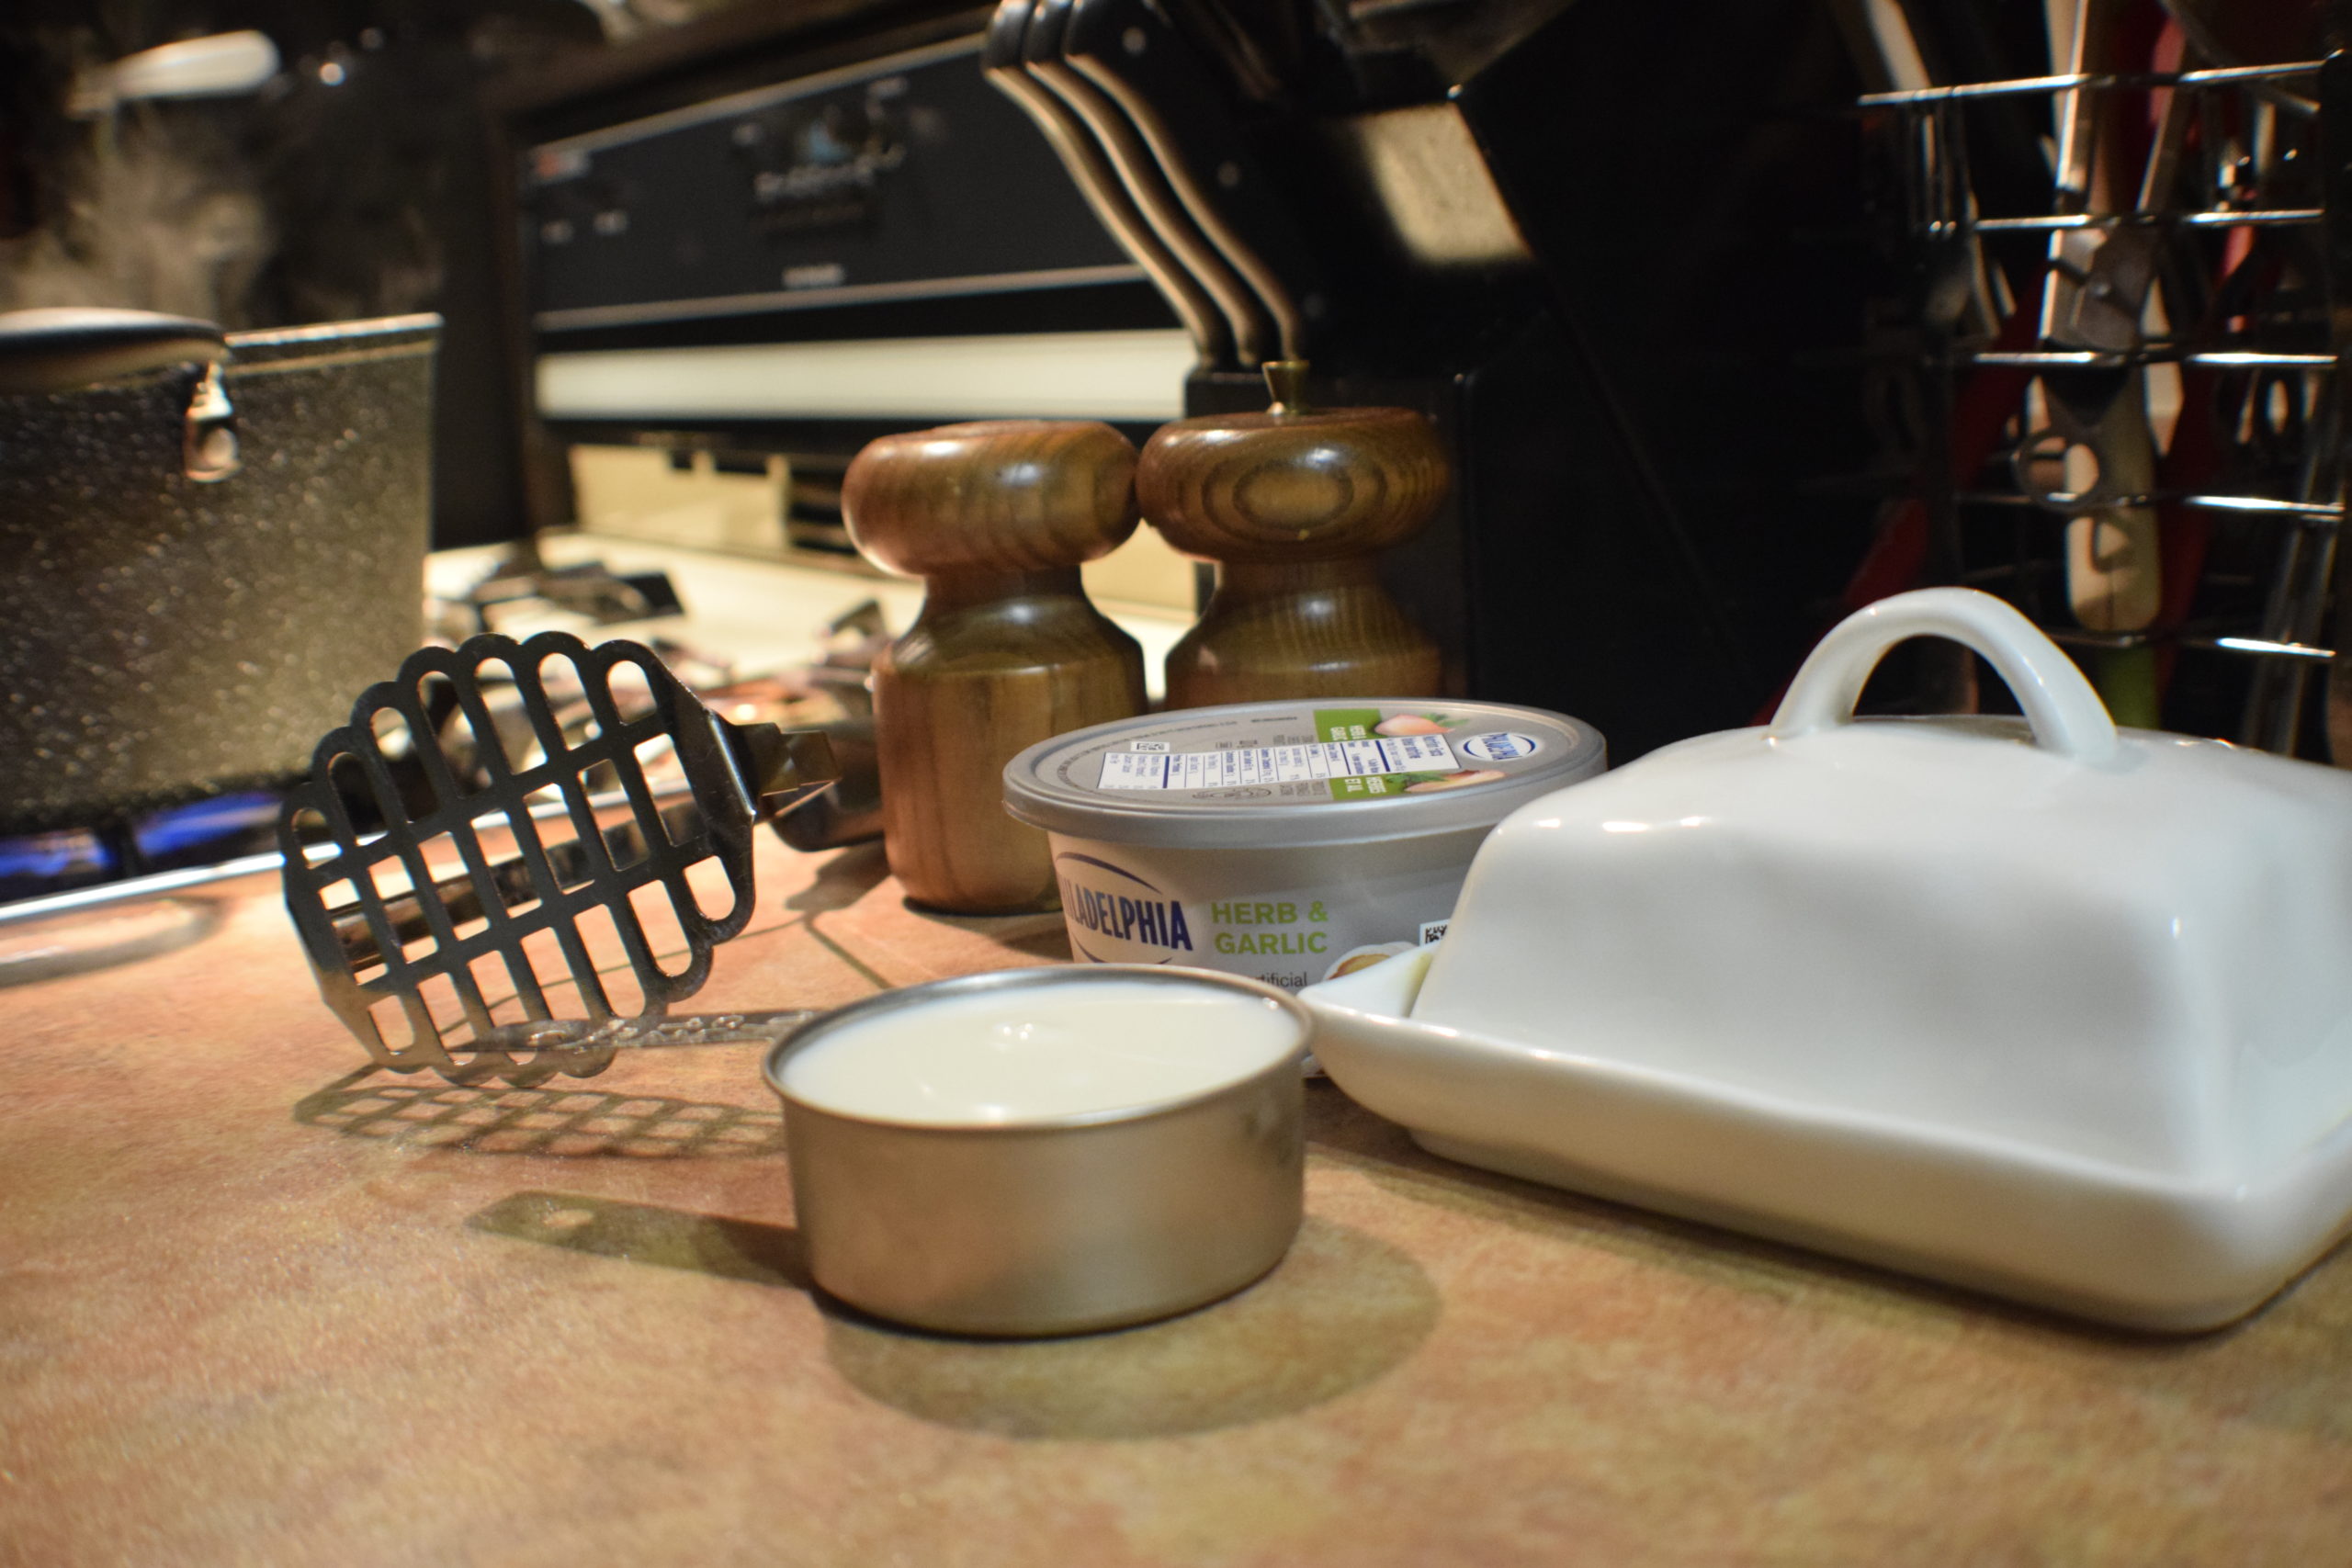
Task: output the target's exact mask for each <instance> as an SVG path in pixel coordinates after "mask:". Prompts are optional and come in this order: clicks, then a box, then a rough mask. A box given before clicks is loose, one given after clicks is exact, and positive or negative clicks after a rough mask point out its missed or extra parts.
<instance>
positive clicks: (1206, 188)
mask: <svg viewBox="0 0 2352 1568" xmlns="http://www.w3.org/2000/svg"><path fill="white" fill-rule="evenodd" d="M1062 52H1063V54H1064V55H1065V56H1066V57H1067V58H1068V59H1069V62H1070V63H1071V64H1072V65H1073V66H1075V67H1076V68H1077V69H1078V70H1079V71H1080V73H1083V74H1084V75H1085V76H1086V77H1087V79H1088V80H1090V81H1091V82H1092V83H1093V84H1094V85H1096V86H1098V87H1100V88H1101V89H1102V90H1103V93H1104V94H1105V95H1107V96H1109V97H1110V98H1111V99H1112V100H1113V101H1114V103H1116V104H1117V105H1118V107H1120V108H1121V109H1122V110H1123V111H1124V112H1125V114H1126V116H1127V118H1129V119H1130V120H1132V121H1133V122H1134V124H1135V127H1136V130H1137V131H1138V132H1139V133H1140V134H1141V136H1142V138H1143V140H1144V142H1145V144H1146V145H1147V146H1148V147H1149V148H1150V150H1151V153H1152V156H1153V157H1154V159H1155V160H1156V161H1157V162H1158V164H1159V168H1160V170H1161V172H1162V173H1163V174H1164V175H1166V177H1167V180H1168V183H1169V185H1170V186H1171V187H1172V188H1173V189H1174V190H1175V192H1176V194H1177V197H1178V198H1179V199H1180V200H1182V203H1183V204H1184V209H1185V211H1186V212H1187V213H1189V214H1190V215H1191V217H1192V220H1193V222H1194V223H1195V224H1197V225H1198V226H1199V227H1200V230H1201V231H1202V232H1203V233H1204V234H1205V235H1207V236H1208V238H1209V239H1210V241H1211V242H1213V243H1215V244H1216V248H1217V250H1218V251H1219V252H1220V253H1221V254H1223V256H1224V257H1225V260H1226V262H1227V264H1228V265H1230V266H1231V267H1232V268H1233V270H1234V271H1235V272H1237V273H1238V274H1239V275H1240V276H1241V277H1242V278H1243V279H1244V280H1245V281H1247V282H1248V284H1249V285H1250V288H1251V290H1252V291H1253V292H1255V293H1256V295H1257V296H1258V298H1259V299H1260V300H1261V302H1262V303H1263V305H1264V307H1265V309H1266V311H1267V313H1268V314H1269V315H1270V316H1271V317H1272V320H1273V322H1274V326H1275V329H1276V331H1277V332H1278V333H1279V334H1280V341H1281V354H1282V357H1283V358H1284V359H1301V358H1306V357H1308V356H1310V355H1312V353H1313V352H1314V349H1315V346H1316V345H1315V344H1314V342H1313V340H1312V335H1311V333H1312V325H1313V317H1314V315H1315V314H1316V313H1317V311H1318V310H1320V309H1321V307H1322V300H1323V299H1324V290H1323V287H1322V281H1321V276H1320V269H1319V267H1317V265H1316V263H1315V260H1314V257H1313V254H1312V252H1311V251H1310V250H1309V249H1308V248H1307V246H1306V242H1305V237H1304V236H1303V235H1302V234H1301V233H1300V232H1299V228H1298V221H1297V217H1296V214H1295V209H1294V208H1293V206H1292V204H1291V203H1290V202H1288V201H1287V200H1285V199H1284V198H1283V195H1282V193H1281V192H1279V191H1277V190H1276V189H1275V188H1274V186H1273V184H1272V181H1270V180H1269V179H1268V178H1267V176H1266V174H1265V171H1264V169H1263V168H1262V167H1261V164H1260V163H1259V160H1258V159H1257V158H1256V156H1255V155H1254V154H1252V153H1251V152H1250V150H1249V148H1248V146H1247V145H1246V144H1245V143H1244V142H1243V141H1242V139H1241V137H1240V135H1239V134H1238V132H1237V130H1235V126H1234V121H1233V111H1232V107H1231V102H1230V100H1231V95H1230V94H1229V93H1227V91H1226V90H1225V87H1224V85H1223V84H1222V83H1221V82H1220V81H1219V80H1218V79H1217V76H1216V73H1214V72H1212V71H1211V70H1210V69H1209V68H1208V66H1207V64H1206V63H1205V62H1204V61H1203V60H1202V59H1201V57H1200V55H1199V54H1198V53H1197V52H1196V51H1194V50H1193V46H1192V45H1191V43H1190V42H1188V41H1187V40H1186V39H1184V38H1183V37H1182V35H1181V34H1179V33H1178V32H1177V31H1176V29H1175V28H1173V27H1172V26H1170V23H1169V21H1168V19H1167V18H1166V17H1164V16H1163V15H1162V14H1161V13H1160V11H1159V7H1158V6H1153V5H1151V4H1149V3H1148V0H1072V4H1071V6H1070V16H1069V33H1068V36H1067V38H1066V39H1064V41H1063V44H1062Z"/></svg>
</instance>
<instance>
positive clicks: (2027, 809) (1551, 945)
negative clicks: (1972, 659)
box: [1304, 589, 2352, 1328]
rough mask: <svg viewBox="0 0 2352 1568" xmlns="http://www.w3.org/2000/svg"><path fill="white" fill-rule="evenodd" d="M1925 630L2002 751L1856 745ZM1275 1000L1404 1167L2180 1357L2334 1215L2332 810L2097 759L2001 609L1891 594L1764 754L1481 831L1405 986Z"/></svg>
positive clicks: (2100, 741) (2066, 674) (2122, 742)
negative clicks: (1882, 687) (1803, 1248)
mask: <svg viewBox="0 0 2352 1568" xmlns="http://www.w3.org/2000/svg"><path fill="white" fill-rule="evenodd" d="M1924 635H1937V636H1946V637H1956V638H1958V639H1959V640H1961V641H1962V642H1964V643H1966V644H1968V645H1969V646H1971V647H1973V648H1974V649H1977V651H1979V652H1980V653H1983V654H1984V655H1985V657H1986V658H1987V660H1990V661H1991V662H1992V663H1993V665H1994V666H1995V667H1996V669H1997V670H1999V671H2000V672H2001V673H2002V674H2003V676H2004V677H2005V678H2006V679H2007V681H2008V682H2009V683H2010V685H2011V687H2012V688H2013V689H2014V690H2016V691H2017V693H2018V696H2019V699H2020V705H2021V706H2022V707H2024V708H2025V710H2026V713H2027V716H2028V717H2027V719H2026V721H2024V722H2022V723H2020V722H2018V721H2015V720H2011V721H2007V722H2006V723H2005V722H2003V721H1997V720H1984V719H1941V720H1894V721H1886V722H1876V721H1872V722H1862V723H1856V722H1853V721H1852V719H1851V713H1852V705H1853V701H1854V698H1855V696H1856V694H1859V692H1860V689H1861V685H1862V682H1863V681H1864V680H1865V679H1866V678H1867V677H1868V675H1869V672H1870V670H1871V666H1873V665H1874V664H1875V663H1876V662H1877V660H1878V659H1879V657H1880V656H1881V655H1882V654H1883V652H1884V651H1885V650H1886V649H1888V648H1890V647H1892V646H1893V645H1894V643H1896V642H1898V641H1901V640H1903V639H1904V638H1905V637H1914V636H1924ZM1424 966H1425V970H1424ZM1424 974H1425V977H1424ZM1304 999H1306V1001H1308V1002H1309V1003H1310V1004H1312V1005H1314V1006H1315V1007H1316V1009H1317V1015H1318V1019H1319V1021H1320V1025H1321V1028H1320V1031H1319V1032H1318V1035H1317V1042H1316V1051H1317V1055H1318V1057H1319V1058H1320V1059H1321V1060H1322V1062H1323V1064H1324V1066H1325V1067H1326V1068H1327V1070H1329V1073H1330V1074H1331V1076H1332V1077H1333V1078H1334V1079H1336V1080H1337V1081H1338V1082H1339V1083H1340V1087H1341V1088H1342V1089H1346V1090H1347V1091H1348V1092H1349V1093H1350V1094H1351V1095H1353V1096H1354V1097H1355V1098H1357V1099H1358V1100H1362V1101H1363V1102H1364V1103H1365V1104H1366V1105H1368V1106H1370V1107H1371V1108H1372V1109H1374V1110H1375V1111H1380V1112H1382V1113H1383V1114H1385V1115H1388V1116H1391V1117H1393V1118H1395V1119H1397V1120H1398V1121H1401V1122H1404V1123H1405V1124H1406V1125H1408V1127H1410V1128H1412V1129H1413V1130H1414V1132H1415V1134H1416V1136H1417V1137H1419V1139H1420V1140H1421V1141H1422V1142H1423V1143H1424V1144H1425V1145H1428V1146H1429V1147H1430V1148H1432V1149H1433V1150H1436V1151H1437V1152H1439V1153H1441V1154H1445V1155H1448V1156H1453V1157H1457V1158H1461V1159H1464V1160H1466V1161H1469V1162H1471V1163H1474V1164H1479V1165H1485V1166H1489V1167H1492V1168H1498V1169H1502V1170H1507V1171H1510V1172H1511V1173H1513V1174H1516V1175H1520V1176H1525V1177H1529V1178H1531V1179H1536V1180H1542V1181H1548V1182H1552V1183H1555V1184H1557V1185H1561V1186H1567V1187H1574V1188H1577V1189H1581V1190H1589V1191H1593V1192H1598V1193H1600V1194H1603V1195H1606V1196H1611V1197H1617V1198H1623V1199H1626V1200H1629V1201H1636V1202H1642V1203H1645V1204H1649V1205H1651V1206H1654V1207H1657V1208H1662V1209H1666V1210H1668V1211H1671V1212H1674V1213H1682V1214H1686V1215H1690V1216H1692V1217H1697V1218H1702V1219H1705V1220H1709V1221H1712V1222H1715V1223H1720V1224H1729V1225H1734V1226H1737V1227H1739V1228H1742V1229H1747V1230H1754V1231H1758V1232H1762V1233H1764V1234H1768V1235H1776V1236H1779V1237H1781V1238H1783V1239H1789V1240H1794V1241H1798V1242H1801V1243H1804V1244H1806V1245H1810V1246H1815V1247H1822V1248H1825V1249H1826V1250H1831V1251H1837V1252H1842V1253H1847V1254H1850V1255H1853V1256H1856V1257H1860V1258H1866V1259H1869V1260H1871V1261H1874V1262H1879V1263H1883V1264H1887V1265H1890V1266H1893V1267H1896V1268H1902V1269H1913V1270H1916V1271H1918V1272H1921V1273H1926V1274H1930V1275H1934V1276H1937V1277H1939V1278H1942V1279H1947V1280H1954V1281H1957V1282H1960V1283H1963V1284H1968V1285H1972V1286H1975V1287H1978V1288H1982V1289H1985V1290H1990V1291H1995V1292H2001V1293H2004V1294H2008V1295H2014V1296H2018V1297H2020V1298H2023V1299H2026V1300H2030V1301H2034V1302H2038V1303H2044V1304H2048V1305H2052V1306H2057V1307H2060V1308H2062V1309H2064V1310H2068V1311H2073V1312H2077V1313H2082V1314H2088V1315H2092V1316H2097V1317H2102V1318H2109V1319H2112V1320H2116V1321H2120V1322H2125V1323H2131V1324H2135V1325H2144V1326H2151V1327H2162V1328H2194V1327H2201V1326H2206V1325H2212V1324H2216V1323H2220V1322H2225V1321H2227V1320H2228V1319H2230V1318H2231V1317H2233V1316H2236V1315H2238V1314H2242V1313H2244V1312H2245V1311H2247V1310H2250V1309H2251V1308H2252V1307H2254V1306H2255V1305H2256V1304H2258V1303H2260V1302H2261V1301H2262V1300H2263V1299H2265V1298H2266V1297H2267V1295H2269V1294H2270V1293H2271V1292H2273V1291H2275V1290H2277V1289H2278V1286H2279V1285H2280V1284H2282V1283H2283V1282H2284V1281H2285V1280H2287V1279H2289V1278H2290V1277H2291V1275H2292V1274H2293V1273H2294V1272H2295V1271H2297V1270H2298V1269H2301V1268H2302V1267H2303V1266H2304V1265H2305V1264H2307V1263H2308V1262H2309V1261H2311V1260H2312V1258H2314V1257H2316V1256H2317V1255H2318V1254H2319V1253H2320V1252H2321V1251H2324V1249H2325V1248H2326V1247H2328V1246H2329V1245H2331V1244H2332V1243H2333V1242H2334V1241H2335V1239H2336V1238H2338V1237H2339V1236H2340V1235H2343V1234H2344V1232H2345V1230H2346V1224H2347V1220H2352V1125H2347V1113H2352V777H2347V776H2346V775H2345V774H2342V773H2337V772H2335V771H2334V770H2331V769H2326V768H2321V767H2317V766H2314V765H2312V764H2309V763H2301V762H2293V761H2284V760H2282V759H2278V758H2275V757H2270V756H2267V755H2264V754H2261V753H2258V752H2249V751H2243V750H2237V749H2235V748H2232V747H2227V746H2224V745H2222V744H2221V743H2219V742H2215V741H2204V740H2191V739H2184V738H2182V737H2178V736H2169V735H2156V734H2151V733H2144V732H2136V731H2126V732H2123V733H2121V734H2119V733H2118V732H2117V731H2116V730H2115V728H2114V727H2113V725H2112V724H2111V723H2110V722H2109V718H2108V716H2107V713H2106V711H2105V709H2104V708H2103V707H2102V706H2101V705H2100V704H2099V701H2098V697H2097V695H2096V694H2094V693H2093V692H2092V690H2091V689H2090V686H2089V685H2088V683H2087V682H2085V681H2084V679H2083V678H2082V676H2081V674H2080V673H2079V672H2078V671H2076V670H2075V667H2074V665H2073V664H2072V662H2071V661H2070V660H2067V659H2066V658H2065V656H2064V654H2062V653H2061V652H2060V651H2059V650H2058V649H2056V648H2055V647H2054V646H2052V644H2051V643H2050V642H2049V641H2048V640H2047V639H2046V638H2045V637H2042V636H2041V633H2040V632H2039V631H2037V630H2036V629H2034V628H2033V627H2032V626H2030V624H2029V623H2028V622H2026V621H2025V619H2024V618H2023V617H2022V616H2020V615H2018V614H2017V613H2016V612H2015V611H2014V610H2011V609H2009V608H2008V607H2007V605H2005V604H2001V603H2000V602H1999V601H1998V600H1995V599H1992V598H1990V597H1989V596H1987V595H1984V594H1979V593H1973V592H1968V591H1965V590H1958V589H1937V590H1928V591H1924V592H1918V593H1912V594H1905V595H1903V596H1901V597H1899V598H1896V599H1892V600H1888V601H1885V602H1883V603H1882V604H1878V605H1874V606H1872V607H1871V608H1870V609H1868V610H1865V611H1863V612H1861V613H1860V614H1859V615H1855V616H1853V617H1851V618H1849V620H1848V621H1847V622H1845V623H1844V624H1843V625H1841V626H1838V628H1837V629H1836V630H1835V631H1833V632H1832V633H1831V634H1830V635H1829V636H1828V637H1826V638H1825V639H1824V640H1823V642H1822V644H1821V646H1820V647H1819V648H1818V649H1815V652H1814V654H1813V656H1812V658H1810V659H1809V660H1806V662H1805V665H1804V669H1803V670H1802V671H1800V672H1799V674H1798V677H1797V679H1796V681H1795V682H1793V683H1792V686H1791V688H1790V692H1789V695H1788V698H1787V700H1786V701H1785V702H1784V703H1783V704H1782V705H1781V709H1780V712H1779V713H1778V714H1777V715H1776V716H1775V719H1774V722H1773V723H1772V725H1770V727H1768V728H1760V729H1747V730H1738V731H1732V732H1726V733H1724V734H1718V735H1710V736H1704V737H1702V738H1700V739H1695V740H1691V741H1686V742H1684V743H1682V744H1681V745H1679V746H1675V747H1671V748H1668V749H1667V750H1662V751H1659V752H1657V753H1654V754H1652V755H1651V756H1649V757H1646V758H1644V759H1642V760H1641V761H1637V762H1634V763H1633V764H1631V765H1629V766H1627V767H1624V768H1622V769H1620V770H1618V771H1617V772H1615V773H1609V774H1606V775H1604V776H1602V777H1600V778H1598V779H1595V780H1592V781H1590V782H1589V783H1585V784H1577V785H1575V786H1573V787H1571V788H1568V789H1565V790H1562V791H1560V792H1558V793H1556V794H1554V795H1549V796H1546V797H1544V798H1543V799H1541V800H1538V801H1536V802H1533V803H1532V804H1531V805H1529V806H1527V807H1522V808H1521V810H1519V811H1518V812H1516V813H1514V814H1513V815H1512V816H1511V817H1510V818H1506V819H1505V821H1504V822H1503V823H1502V825H1501V826H1500V827H1499V828H1498V829H1496V831H1495V833H1494V835H1493V837H1492V838H1490V839H1489V840H1487V845H1486V847H1485V848H1484V849H1483V850H1482V851H1481V852H1480V853H1479V855H1478V859H1477V861H1476V864H1475V865H1474V866H1473V867H1472V870H1471V874H1470V877H1469V880H1468V882H1467V884H1466V885H1465V886H1464V890H1463V896H1462V900H1461V902H1460V904H1459V906H1458V907H1457V908H1456V911H1455V914H1454V918H1453V924H1452V927H1451V929H1450V933H1449V936H1448V938H1447V940H1446V942H1444V943H1443V944H1442V946H1441V947H1439V948H1438V949H1436V950H1435V953H1434V956H1433V957H1431V956H1430V955H1429V954H1425V953H1415V954H1408V955H1406V956H1404V957H1401V958H1398V959H1395V960H1392V961H1390V962H1389V963H1387V964H1382V965H1380V966H1379V967H1377V968H1374V969H1372V970H1369V971H1366V972H1363V974H1360V975H1357V976H1350V977H1348V978H1346V979H1343V980H1341V981H1338V982H1334V983H1331V984H1329V985H1326V986H1323V987H1314V988H1311V989H1310V990H1308V991H1307V992H1306V993H1305V996H1304Z"/></svg>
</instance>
